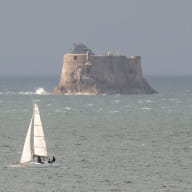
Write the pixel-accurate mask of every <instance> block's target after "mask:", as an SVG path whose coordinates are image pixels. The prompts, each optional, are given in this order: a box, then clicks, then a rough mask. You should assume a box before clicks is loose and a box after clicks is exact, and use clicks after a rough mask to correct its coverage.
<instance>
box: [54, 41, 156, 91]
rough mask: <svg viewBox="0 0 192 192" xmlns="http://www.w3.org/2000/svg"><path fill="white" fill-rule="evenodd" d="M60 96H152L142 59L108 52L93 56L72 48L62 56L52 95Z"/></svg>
mask: <svg viewBox="0 0 192 192" xmlns="http://www.w3.org/2000/svg"><path fill="white" fill-rule="evenodd" d="M53 92H54V93H56V94H58V93H62V94H153V93H156V91H155V90H154V89H153V88H151V86H150V85H149V84H148V83H147V81H146V80H145V79H144V77H143V73H142V67H141V57H140V56H131V57H130V58H128V57H126V56H121V55H117V54H113V53H111V52H108V53H107V54H106V55H95V54H94V53H93V52H92V50H91V49H89V48H88V47H87V46H86V45H84V44H82V43H79V44H74V48H73V49H72V50H71V52H70V53H67V54H65V55H64V59H63V67H62V71H61V77H60V82H59V84H58V85H57V87H56V88H55V89H54V91H53Z"/></svg>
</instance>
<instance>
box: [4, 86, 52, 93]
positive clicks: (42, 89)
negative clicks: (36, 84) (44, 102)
mask: <svg viewBox="0 0 192 192" xmlns="http://www.w3.org/2000/svg"><path fill="white" fill-rule="evenodd" d="M50 94H51V93H49V92H47V91H45V89H44V88H42V87H40V88H37V89H36V90H35V91H19V92H17V91H5V92H0V95H50Z"/></svg>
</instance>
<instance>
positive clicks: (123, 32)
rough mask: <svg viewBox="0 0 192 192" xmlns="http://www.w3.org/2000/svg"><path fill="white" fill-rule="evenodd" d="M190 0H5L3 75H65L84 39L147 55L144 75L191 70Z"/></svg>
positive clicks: (102, 48)
mask: <svg viewBox="0 0 192 192" xmlns="http://www.w3.org/2000/svg"><path fill="white" fill-rule="evenodd" d="M191 8H192V1H191V0H182V1H181V0H159V1H157V0H118V1H117V0H98V1H91V0H79V1H77V0H55V1H54V0H33V1H27V0H7V1H6V0H4V1H0V29H1V30H0V75H60V71H61V67H62V60H63V54H64V53H67V52H68V51H69V49H71V48H72V45H73V43H74V42H77V43H79V42H82V43H84V44H86V45H87V46H88V47H89V48H91V49H92V50H93V52H94V53H95V54H104V53H105V52H107V51H109V50H110V51H114V52H119V53H121V54H124V55H127V56H128V57H129V56H131V55H140V56H142V68H143V73H144V75H145V74H146V75H192V60H191V53H192V19H191V18H192V11H191Z"/></svg>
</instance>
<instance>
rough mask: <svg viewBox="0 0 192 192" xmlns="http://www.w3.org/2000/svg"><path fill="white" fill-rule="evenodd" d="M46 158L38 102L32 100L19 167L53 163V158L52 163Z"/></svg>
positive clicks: (46, 153)
mask: <svg viewBox="0 0 192 192" xmlns="http://www.w3.org/2000/svg"><path fill="white" fill-rule="evenodd" d="M48 158H49V157H48V152H47V146H46V140H45V135H44V131H43V126H42V122H41V117H40V112H39V107H38V101H37V100H34V101H33V114H32V117H31V121H30V123H29V128H28V131H27V135H26V138H25V142H24V146H23V152H22V155H21V160H20V164H21V166H50V165H52V163H53V162H54V161H55V157H53V160H52V161H50V159H49V160H48ZM46 160H48V161H46Z"/></svg>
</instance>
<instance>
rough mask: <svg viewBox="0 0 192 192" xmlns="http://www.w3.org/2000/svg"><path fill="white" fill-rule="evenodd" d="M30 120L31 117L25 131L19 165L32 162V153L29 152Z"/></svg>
mask: <svg viewBox="0 0 192 192" xmlns="http://www.w3.org/2000/svg"><path fill="white" fill-rule="evenodd" d="M32 120H33V117H32V118H31V121H30V124H29V128H28V131H27V135H26V138H25V143H24V146H23V152H22V155H21V160H20V162H21V163H26V162H29V161H31V160H32V151H31V127H32Z"/></svg>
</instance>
